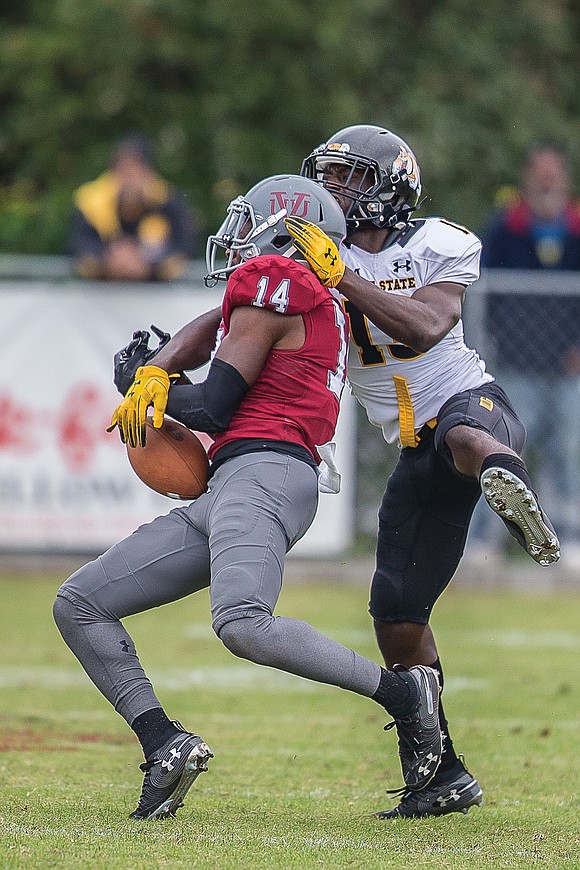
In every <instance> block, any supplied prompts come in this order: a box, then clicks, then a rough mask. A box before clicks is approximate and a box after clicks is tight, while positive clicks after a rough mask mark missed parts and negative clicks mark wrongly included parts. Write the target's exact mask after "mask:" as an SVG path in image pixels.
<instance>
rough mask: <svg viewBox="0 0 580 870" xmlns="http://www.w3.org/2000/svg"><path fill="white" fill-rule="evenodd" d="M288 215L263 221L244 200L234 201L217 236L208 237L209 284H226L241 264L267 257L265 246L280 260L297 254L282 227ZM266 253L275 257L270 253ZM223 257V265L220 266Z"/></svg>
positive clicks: (277, 213) (240, 198)
mask: <svg viewBox="0 0 580 870" xmlns="http://www.w3.org/2000/svg"><path fill="white" fill-rule="evenodd" d="M287 214H288V212H287V209H285V208H282V209H280V210H279V211H277V212H275V213H274V214H271V215H269V216H268V217H266V218H264V219H262V218H261V216H259V215H257V214H256V212H255V210H254V207H253V206H252V204H251V203H250V202H248V201H247V199H245V198H244V197H243V196H238V197H236V199H234V200H232V202H231V203H230V204H229V206H228V211H227V216H226V219H225V220H224V222H223V224H222V225H221V227H220V228H219V230H218V231H217V233H215V234H214V235H211V236H209V238H208V240H207V245H206V263H207V267H208V275H207V279H206V284H207V285H208V286H213V285H214V284H215V283H217V281H227V278H228V276H229V275H230V274H231V273H232V272H233V271H234V269H236V268H237V267H238V266H239V265H241V263H244V262H245V261H246V260H251V259H253V258H254V257H259V256H260V254H262V253H264V251H263V249H262V245H263V243H264V242H265V247H267V248H268V249H270V248H274V250H275V251H276V253H279V254H280V256H282V257H291V256H292V255H293V254H294V253H295V252H296V248H295V247H294V245H293V243H292V237H291V236H290V234H289V233H288V230H287V229H286V227H285V226H284V223H283V219H284V218H285V217H286V215H287ZM267 252H268V253H273V252H272V251H271V250H268V251H267ZM220 256H221V258H222V262H221V264H220V263H219V262H218V259H219V257H220Z"/></svg>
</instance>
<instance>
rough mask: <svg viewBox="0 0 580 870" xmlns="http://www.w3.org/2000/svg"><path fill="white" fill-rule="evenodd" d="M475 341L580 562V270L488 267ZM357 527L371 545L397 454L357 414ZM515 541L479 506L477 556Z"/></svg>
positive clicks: (477, 290)
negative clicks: (514, 414)
mask: <svg viewBox="0 0 580 870" xmlns="http://www.w3.org/2000/svg"><path fill="white" fill-rule="evenodd" d="M464 327H465V338H466V342H467V344H468V345H469V346H470V347H473V348H475V349H476V350H477V352H478V353H479V355H480V356H481V357H483V359H484V360H485V362H486V365H487V368H488V370H489V371H490V372H491V373H492V374H493V375H494V377H495V378H496V380H497V381H498V383H499V384H500V385H501V386H502V387H503V388H504V390H505V391H506V393H507V394H508V396H509V397H510V400H511V402H512V404H513V405H514V407H515V409H516V411H517V412H518V414H519V416H520V417H521V419H522V420H523V422H524V424H525V426H526V429H527V432H528V437H527V441H526V446H525V448H524V451H523V456H524V459H525V460H526V462H527V463H528V466H529V468H530V472H531V474H532V479H533V481H534V486H535V488H536V489H537V491H538V494H539V495H540V497H541V500H542V505H543V506H544V507H545V508H546V510H547V512H548V513H549V515H550V518H551V519H552V521H553V523H554V525H555V526H556V529H557V531H558V534H559V535H560V538H561V541H562V545H563V556H564V554H565V553H566V552H567V553H568V554H574V555H575V557H576V558H580V272H538V271H518V270H503V269H489V270H486V271H485V272H483V274H482V277H481V279H480V280H479V281H478V282H477V283H476V284H474V285H473V286H471V287H469V288H468V290H467V293H466V300H465V305H464ZM358 414H359V420H358V423H359V426H358V482H357V513H356V525H357V532H358V535H359V539H360V540H361V542H363V543H364V544H366V545H370V546H372V541H373V539H374V535H375V533H376V527H377V511H378V506H379V504H380V501H381V497H382V494H383V491H384V487H385V483H386V480H387V477H388V475H389V474H390V472H391V470H392V468H393V467H394V464H395V462H396V460H397V456H398V448H397V447H396V445H388V444H386V443H385V442H384V440H383V438H382V436H381V433H380V430H379V429H376V428H374V427H372V426H370V425H369V424H368V422H367V421H366V416H365V413H364V411H363V410H362V408H359V409H358ZM498 548H500V549H505V550H506V552H508V553H509V551H510V549H511V539H510V537H509V535H508V534H507V532H506V530H505V529H504V527H503V524H502V523H500V522H499V521H498V520H497V517H495V516H494V515H493V514H492V512H491V511H490V510H489V509H488V508H487V506H486V505H484V504H483V503H481V504H480V505H478V507H477V509H476V513H475V516H474V520H473V523H472V528H471V531H470V536H469V541H468V551H469V550H470V549H471V550H472V551H475V550H476V549H477V551H478V552H479V553H480V554H481V553H483V552H486V551H496V552H497V549H498Z"/></svg>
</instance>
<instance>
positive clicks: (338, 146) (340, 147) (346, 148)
mask: <svg viewBox="0 0 580 870" xmlns="http://www.w3.org/2000/svg"><path fill="white" fill-rule="evenodd" d="M326 150H327V151H342V152H344V151H350V145H349V144H348V142H345V143H344V145H341V144H340V142H332V143H331V144H330V145H327V146H326Z"/></svg>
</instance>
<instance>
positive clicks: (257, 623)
mask: <svg viewBox="0 0 580 870" xmlns="http://www.w3.org/2000/svg"><path fill="white" fill-rule="evenodd" d="M272 620H273V617H272V616H270V615H269V614H264V613H260V614H256V616H244V617H240V618H238V619H231V620H230V621H229V622H226V623H225V624H224V625H222V627H221V628H220V629H219V630H218V631H217V635H218V637H219V639H220V640H221V642H222V643H223V645H224V646H225V647H226V649H228V650H229V651H230V652H231V653H233V655H235V656H238V658H241V659H248V660H249V661H252V662H256V663H257V664H262V663H263V652H264V650H263V644H262V639H263V638H264V632H265V631H267V627H268V625H269V623H270V622H272Z"/></svg>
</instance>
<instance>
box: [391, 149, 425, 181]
mask: <svg viewBox="0 0 580 870" xmlns="http://www.w3.org/2000/svg"><path fill="white" fill-rule="evenodd" d="M393 172H394V173H395V172H398V173H399V174H400V175H406V176H407V179H408V181H409V187H410V188H411V189H412V190H417V188H418V187H419V167H418V165H417V161H416V160H415V155H414V154H413V152H412V151H408V150H407V149H406V148H401V149H400V151H399V155H398V157H396V158H395V159H394V160H393Z"/></svg>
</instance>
